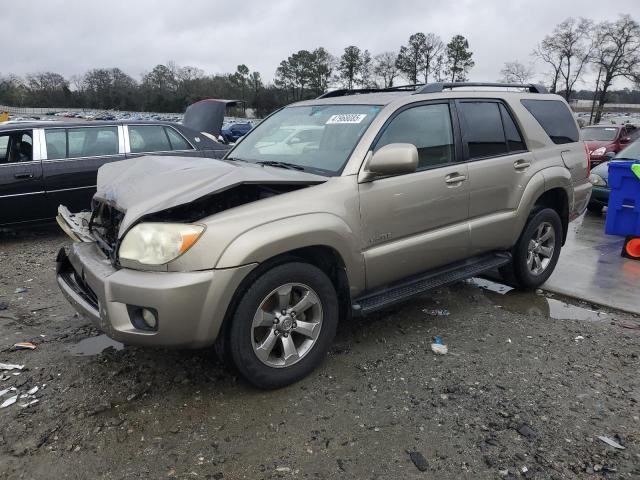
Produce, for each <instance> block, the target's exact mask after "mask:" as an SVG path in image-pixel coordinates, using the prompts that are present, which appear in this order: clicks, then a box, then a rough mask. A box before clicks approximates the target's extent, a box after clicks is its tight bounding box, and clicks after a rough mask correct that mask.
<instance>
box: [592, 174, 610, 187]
mask: <svg viewBox="0 0 640 480" xmlns="http://www.w3.org/2000/svg"><path fill="white" fill-rule="evenodd" d="M589 181H590V182H591V185H594V186H596V187H606V186H607V182H605V181H604V178H602V177H601V176H600V175H596V174H595V173H592V174H591V175H589Z"/></svg>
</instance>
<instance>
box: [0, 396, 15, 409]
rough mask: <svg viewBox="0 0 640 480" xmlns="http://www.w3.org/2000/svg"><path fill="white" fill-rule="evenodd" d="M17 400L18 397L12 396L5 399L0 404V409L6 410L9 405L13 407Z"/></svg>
mask: <svg viewBox="0 0 640 480" xmlns="http://www.w3.org/2000/svg"><path fill="white" fill-rule="evenodd" d="M16 400H18V395H14V396H13V397H9V398H7V399H6V400H5V401H4V402H2V404H0V408H6V407H8V406H10V405H13V404H14V403H16Z"/></svg>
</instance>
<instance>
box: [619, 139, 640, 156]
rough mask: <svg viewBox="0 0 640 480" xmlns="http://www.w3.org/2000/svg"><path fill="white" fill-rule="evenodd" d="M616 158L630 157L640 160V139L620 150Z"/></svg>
mask: <svg viewBox="0 0 640 480" xmlns="http://www.w3.org/2000/svg"><path fill="white" fill-rule="evenodd" d="M616 158H628V159H629V160H640V140H636V141H635V142H633V143H632V144H631V145H629V146H628V147H626V148H624V149H623V150H620V153H618V154H617V155H616Z"/></svg>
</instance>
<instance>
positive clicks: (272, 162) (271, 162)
mask: <svg viewBox="0 0 640 480" xmlns="http://www.w3.org/2000/svg"><path fill="white" fill-rule="evenodd" d="M256 163H257V164H258V165H267V166H269V167H280V168H288V169H289V170H304V167H301V166H300V165H294V164H293V163H287V162H276V161H275V160H261V161H259V162H256Z"/></svg>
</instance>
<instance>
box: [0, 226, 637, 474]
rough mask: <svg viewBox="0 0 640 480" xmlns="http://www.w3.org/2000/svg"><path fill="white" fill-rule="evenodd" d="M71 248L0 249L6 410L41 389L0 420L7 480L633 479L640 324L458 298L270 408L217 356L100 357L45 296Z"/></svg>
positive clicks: (73, 318)
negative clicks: (440, 344) (27, 344)
mask: <svg viewBox="0 0 640 480" xmlns="http://www.w3.org/2000/svg"><path fill="white" fill-rule="evenodd" d="M66 243H67V241H66V240H65V238H64V237H63V236H62V235H60V234H58V233H57V232H56V230H55V229H54V228H50V229H45V230H33V231H27V232H19V233H15V232H9V233H4V234H2V235H1V236H0V262H1V265H2V273H1V275H0V340H1V343H0V362H5V363H12V364H21V365H22V364H23V365H24V369H23V370H21V371H16V370H12V371H5V372H0V379H1V380H0V390H4V389H7V388H10V387H15V388H16V389H17V390H16V391H9V392H7V393H5V394H3V395H2V396H1V397H0V402H3V401H5V400H6V399H8V398H10V397H11V396H13V395H15V394H16V393H19V394H26V392H27V391H29V390H30V389H32V388H33V387H35V386H37V387H38V391H37V392H35V393H34V394H33V395H31V396H27V397H24V398H19V399H18V401H17V402H16V403H15V404H13V405H10V406H8V407H5V408H2V409H0V478H3V479H4V478H7V479H14V478H28V479H31V478H33V479H41V478H42V479H44V478H105V479H119V478H208V479H222V478H224V479H239V478H249V479H254V478H310V479H318V478H358V479H391V478H402V479H414V478H415V479H424V478H438V479H441V478H446V479H448V478H473V479H477V478H521V477H526V478H541V479H542V478H558V479H559V478H625V479H627V478H640V403H639V402H640V377H639V375H638V370H639V366H640V360H639V357H638V355H639V354H640V330H638V327H640V320H639V319H638V318H637V317H636V318H634V317H633V316H632V315H629V314H626V313H619V312H615V311H611V310H609V311H606V312H603V311H600V312H597V311H595V310H597V307H593V306H590V305H586V304H581V305H580V304H577V303H578V302H577V301H574V302H573V303H574V304H577V306H575V305H574V306H571V305H568V304H566V303H565V302H564V301H562V299H558V298H556V297H553V298H549V297H548V296H547V295H544V294H541V293H539V294H537V295H536V294H533V293H530V294H521V293H517V292H506V290H505V289H502V288H501V287H499V286H496V285H494V284H491V283H485V282H477V283H473V282H465V283H461V284H458V285H455V286H453V287H451V288H448V289H443V290H441V291H438V292H435V293H434V294H433V295H430V296H424V297H421V298H416V299H414V300H413V301H411V302H409V303H407V304H405V305H403V306H402V307H399V308H397V309H395V310H392V311H386V312H382V313H379V314H377V315H375V316H372V317H369V318H366V319H359V320H354V321H352V322H349V323H344V324H342V326H341V327H340V328H339V332H338V336H337V338H336V341H335V343H334V347H333V349H332V351H331V353H330V354H329V356H328V358H327V359H326V361H325V362H324V364H323V365H322V367H321V368H320V369H319V370H317V371H315V372H314V373H313V374H312V375H311V376H310V377H308V378H307V379H305V380H303V381H301V382H300V383H298V384H296V385H293V386H291V387H289V388H286V389H282V390H279V391H273V392H262V391H257V390H254V389H252V388H250V387H248V386H247V385H246V384H245V383H244V382H243V381H241V380H239V379H237V378H236V376H235V375H234V373H233V372H230V371H226V370H225V369H223V368H222V366H221V365H219V364H218V363H217V362H216V361H215V360H214V359H213V353H212V352H211V351H210V350H203V351H166V350H149V349H140V348H132V347H125V348H123V349H120V350H117V349H116V348H114V347H111V348H107V349H106V350H104V351H103V352H102V353H99V354H98V353H96V352H98V351H99V350H101V348H102V347H104V346H106V345H107V344H108V343H104V338H103V337H98V338H97V339H96V338H91V339H90V340H88V341H87V340H86V339H88V338H90V337H95V336H97V335H99V332H98V331H96V330H95V329H94V328H93V327H91V326H90V325H89V324H88V322H87V321H86V320H85V319H83V318H80V317H78V316H77V315H75V314H74V312H73V310H72V309H71V308H70V307H69V306H68V305H67V304H66V302H65V301H64V299H63V298H62V296H61V294H59V293H58V289H57V286H56V283H55V277H54V268H53V259H54V258H55V254H56V252H57V250H58V249H59V248H60V246H63V245H65V244H66ZM479 285H482V286H485V287H489V289H483V288H480V286H479ZM21 289H26V291H22V290H21ZM576 318H578V319H580V320H575V319H576ZM433 335H440V336H442V338H443V340H444V342H445V343H447V344H448V345H449V353H448V354H447V355H443V356H436V355H434V354H433V353H432V352H431V349H430V343H431V337H432V336H433ZM83 340H84V341H85V342H84V343H81V344H80V345H78V343H79V342H82V341H83ZM19 341H32V342H34V343H35V344H37V348H36V349H35V350H20V351H15V350H14V349H13V347H12V346H13V344H14V343H16V342H19ZM99 345H101V347H100V348H97V347H98V346H99ZM116 346H117V347H119V345H116ZM80 353H84V354H85V355H82V356H80V355H78V354H80ZM91 353H94V354H91ZM17 372H20V374H19V375H14V373H17ZM33 399H37V400H39V401H38V402H37V403H35V404H32V405H30V406H24V407H22V406H21V405H26V404H27V403H29V402H31V401H33ZM598 436H606V437H609V438H611V439H612V440H614V441H615V442H617V443H619V444H621V446H624V447H626V448H625V449H624V450H622V449H616V448H613V447H611V446H608V445H607V444H605V443H604V442H603V441H601V440H599V439H598ZM416 452H418V453H416ZM412 458H413V460H412ZM420 469H423V470H424V471H421V470H420Z"/></svg>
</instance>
